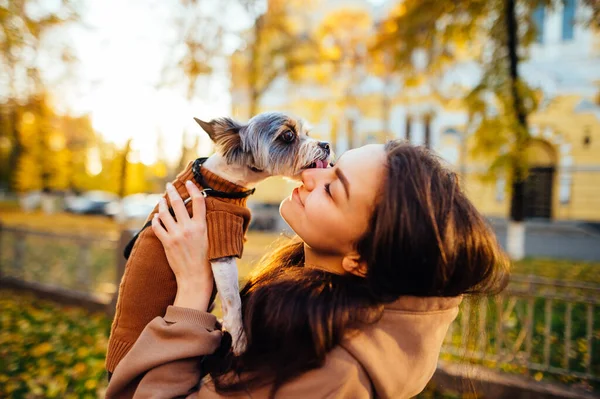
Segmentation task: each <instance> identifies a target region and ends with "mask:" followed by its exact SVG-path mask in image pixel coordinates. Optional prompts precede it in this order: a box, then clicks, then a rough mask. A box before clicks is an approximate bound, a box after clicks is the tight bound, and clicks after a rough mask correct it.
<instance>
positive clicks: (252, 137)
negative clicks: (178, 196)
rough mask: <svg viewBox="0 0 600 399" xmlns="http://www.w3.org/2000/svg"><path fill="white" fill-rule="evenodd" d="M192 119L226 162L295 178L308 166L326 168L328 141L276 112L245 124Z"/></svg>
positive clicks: (225, 119) (330, 154)
mask: <svg viewBox="0 0 600 399" xmlns="http://www.w3.org/2000/svg"><path fill="white" fill-rule="evenodd" d="M194 119H195V120H196V122H198V124H199V125H200V126H201V127H202V129H204V130H205V131H206V133H208V135H209V136H210V138H211V140H212V141H213V142H214V143H215V147H216V151H217V152H218V153H219V154H221V155H222V156H223V157H225V159H226V160H227V162H228V163H230V164H237V165H240V166H248V167H249V168H250V169H251V170H253V171H255V172H256V173H264V174H267V175H269V176H275V175H279V176H287V177H291V178H295V179H298V178H299V177H300V173H302V171H303V170H305V169H308V168H326V167H327V165H329V162H330V157H332V156H333V155H332V153H331V149H330V147H329V144H328V143H326V142H323V141H318V140H315V139H313V138H311V137H309V136H308V132H307V129H306V128H305V126H304V125H303V123H302V121H301V120H299V119H296V118H292V117H290V116H288V115H285V114H283V113H280V112H265V113H262V114H259V115H257V116H255V117H253V118H252V119H250V121H248V123H247V124H245V125H244V124H240V123H238V122H236V121H234V120H232V119H230V118H219V119H213V120H212V121H210V122H204V121H201V120H199V119H196V118H194Z"/></svg>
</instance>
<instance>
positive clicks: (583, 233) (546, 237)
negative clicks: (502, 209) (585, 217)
mask: <svg viewBox="0 0 600 399" xmlns="http://www.w3.org/2000/svg"><path fill="white" fill-rule="evenodd" d="M488 220H489V222H490V224H491V225H492V227H493V228H494V230H495V232H496V235H497V236H498V241H499V242H500V244H501V245H502V246H503V247H505V248H506V246H505V245H506V231H507V225H508V221H507V220H506V219H501V218H488ZM525 255H526V256H535V257H548V258H562V259H573V260H583V261H595V262H600V224H594V223H586V222H577V221H548V220H528V221H526V222H525Z"/></svg>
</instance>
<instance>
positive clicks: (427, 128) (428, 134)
mask: <svg viewBox="0 0 600 399" xmlns="http://www.w3.org/2000/svg"><path fill="white" fill-rule="evenodd" d="M424 122H425V147H427V148H431V115H425V121H424Z"/></svg>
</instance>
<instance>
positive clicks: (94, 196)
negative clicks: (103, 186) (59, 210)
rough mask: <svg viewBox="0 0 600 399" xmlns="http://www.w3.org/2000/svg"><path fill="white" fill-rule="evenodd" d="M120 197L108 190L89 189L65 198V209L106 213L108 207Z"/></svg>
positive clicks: (78, 211) (87, 212)
mask: <svg viewBox="0 0 600 399" xmlns="http://www.w3.org/2000/svg"><path fill="white" fill-rule="evenodd" d="M118 198H119V197H118V196H117V195H116V194H113V193H110V192H107V191H87V192H85V193H83V194H81V195H78V196H70V197H67V198H65V211H67V212H73V213H78V214H84V215H106V207H107V205H108V204H109V203H111V202H112V201H115V200H117V199H118Z"/></svg>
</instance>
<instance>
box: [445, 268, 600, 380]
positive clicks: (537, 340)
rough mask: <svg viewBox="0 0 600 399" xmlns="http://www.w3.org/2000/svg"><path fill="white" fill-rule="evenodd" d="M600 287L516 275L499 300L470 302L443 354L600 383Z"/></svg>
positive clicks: (491, 364)
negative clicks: (599, 321)
mask: <svg viewBox="0 0 600 399" xmlns="http://www.w3.org/2000/svg"><path fill="white" fill-rule="evenodd" d="M599 305H600V286H598V285H596V284H589V283H581V282H568V281H562V280H553V279H547V278H542V277H537V276H522V275H513V276H511V283H510V285H509V287H508V288H507V289H506V290H505V291H504V292H503V293H502V295H499V296H497V297H493V298H482V299H480V300H471V301H469V300H467V301H464V303H463V305H462V306H461V311H460V313H459V315H458V317H457V319H456V321H455V322H454V323H453V324H452V325H451V326H450V330H449V332H448V334H447V336H446V339H445V342H444V346H443V349H442V354H443V355H444V354H445V355H447V356H449V357H450V358H451V359H453V360H464V361H469V362H475V363H480V364H483V365H485V366H488V367H491V368H497V369H501V370H505V371H513V372H519V373H522V374H531V373H541V374H540V375H539V376H540V377H541V376H542V375H543V374H544V373H546V374H551V375H554V376H556V377H559V378H558V379H560V380H563V381H565V382H569V381H574V380H576V379H583V380H587V381H591V382H596V383H597V382H600V326H599V323H598V320H599V319H600V313H599V312H600V309H599Z"/></svg>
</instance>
